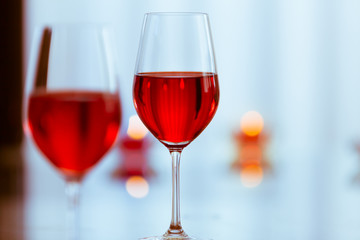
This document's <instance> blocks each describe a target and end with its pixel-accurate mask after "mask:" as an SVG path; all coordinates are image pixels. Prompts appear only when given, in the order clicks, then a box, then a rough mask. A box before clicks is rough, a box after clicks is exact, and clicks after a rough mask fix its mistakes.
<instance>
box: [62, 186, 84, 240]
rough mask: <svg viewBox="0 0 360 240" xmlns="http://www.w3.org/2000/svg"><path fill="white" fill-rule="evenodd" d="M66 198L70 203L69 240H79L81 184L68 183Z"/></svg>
mask: <svg viewBox="0 0 360 240" xmlns="http://www.w3.org/2000/svg"><path fill="white" fill-rule="evenodd" d="M65 193H66V198H67V201H68V208H67V219H66V221H67V222H66V224H67V229H68V231H67V234H68V236H67V238H66V239H67V240H79V239H80V234H79V233H80V231H79V227H80V226H79V196H80V182H79V181H66V188H65Z"/></svg>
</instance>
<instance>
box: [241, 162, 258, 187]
mask: <svg viewBox="0 0 360 240" xmlns="http://www.w3.org/2000/svg"><path fill="white" fill-rule="evenodd" d="M262 180H263V169H262V167H261V166H260V165H258V164H249V165H247V166H244V167H243V168H242V169H241V183H242V184H243V185H244V187H247V188H254V187H256V186H258V185H259V184H260V183H261V182H262Z"/></svg>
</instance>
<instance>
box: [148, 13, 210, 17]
mask: <svg viewBox="0 0 360 240" xmlns="http://www.w3.org/2000/svg"><path fill="white" fill-rule="evenodd" d="M145 15H169V16H197V15H199V16H208V14H207V13H204V12H148V13H146V14H145Z"/></svg>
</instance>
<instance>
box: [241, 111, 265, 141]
mask: <svg viewBox="0 0 360 240" xmlns="http://www.w3.org/2000/svg"><path fill="white" fill-rule="evenodd" d="M263 128H264V119H263V117H262V116H261V114H260V113H258V112H256V111H249V112H247V113H245V114H244V115H243V117H242V118H241V130H242V131H243V132H244V133H245V134H246V135H248V136H256V135H259V134H260V133H261V131H262V130H263Z"/></svg>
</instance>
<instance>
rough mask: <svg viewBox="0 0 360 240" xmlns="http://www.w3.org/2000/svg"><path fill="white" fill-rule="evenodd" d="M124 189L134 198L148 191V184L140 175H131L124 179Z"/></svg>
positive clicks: (143, 195)
mask: <svg viewBox="0 0 360 240" xmlns="http://www.w3.org/2000/svg"><path fill="white" fill-rule="evenodd" d="M126 191H127V192H128V193H129V194H130V196H132V197H134V198H143V197H146V196H147V195H148V193H149V184H148V182H147V181H146V179H145V178H143V177H141V176H132V177H129V179H128V180H127V181H126Z"/></svg>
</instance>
